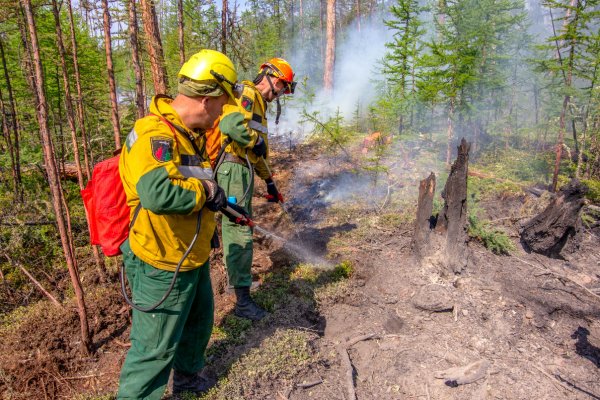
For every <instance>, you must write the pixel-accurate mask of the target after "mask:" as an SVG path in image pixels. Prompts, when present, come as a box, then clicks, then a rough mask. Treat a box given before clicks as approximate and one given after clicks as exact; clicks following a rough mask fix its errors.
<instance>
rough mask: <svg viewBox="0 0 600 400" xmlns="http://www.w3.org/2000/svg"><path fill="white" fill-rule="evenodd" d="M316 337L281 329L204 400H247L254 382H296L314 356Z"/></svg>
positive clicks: (236, 366) (249, 353)
mask: <svg viewBox="0 0 600 400" xmlns="http://www.w3.org/2000/svg"><path fill="white" fill-rule="evenodd" d="M311 337H312V334H310V333H308V332H304V331H298V330H293V329H279V330H277V331H275V333H274V334H273V336H271V337H268V338H266V339H265V340H264V341H263V342H262V343H261V345H260V347H259V348H257V349H252V350H250V351H249V352H248V353H247V354H246V355H244V356H243V357H241V358H240V359H239V360H238V361H237V362H235V363H234V364H233V365H232V366H231V368H230V370H229V373H228V374H227V376H226V377H225V378H223V379H221V380H220V381H219V383H218V385H217V387H215V388H213V389H212V390H211V391H210V392H209V393H207V394H206V395H204V396H203V397H201V398H202V399H204V400H225V399H227V400H232V399H244V398H247V396H248V393H246V392H245V389H247V388H249V387H251V386H253V383H254V382H261V381H263V382H265V381H270V380H275V379H277V380H281V379H292V378H293V377H294V376H296V375H297V374H298V372H299V371H301V370H302V369H303V368H304V367H305V366H306V365H307V364H308V362H309V360H310V359H311V357H312V355H313V350H312V348H311V346H310V341H311Z"/></svg>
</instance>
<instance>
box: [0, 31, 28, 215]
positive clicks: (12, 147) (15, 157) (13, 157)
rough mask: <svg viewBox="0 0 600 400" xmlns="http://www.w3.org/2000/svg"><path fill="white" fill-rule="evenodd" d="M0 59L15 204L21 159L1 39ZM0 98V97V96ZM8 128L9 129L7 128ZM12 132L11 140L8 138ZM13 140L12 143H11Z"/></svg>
mask: <svg viewBox="0 0 600 400" xmlns="http://www.w3.org/2000/svg"><path fill="white" fill-rule="evenodd" d="M0 57H1V58H2V67H3V70H4V82H5V84H6V91H7V92H8V107H9V113H10V121H8V119H9V118H6V112H5V111H4V105H2V113H3V114H2V117H3V121H4V122H3V126H4V127H5V129H6V131H5V135H6V144H7V146H8V151H9V154H10V162H11V170H12V176H13V192H14V199H15V202H17V203H22V202H23V183H22V181H21V157H20V146H19V121H18V119H17V108H16V106H15V97H14V93H13V90H12V83H11V81H10V75H9V74H8V67H7V65H6V57H5V55H4V45H3V43H2V38H0ZM0 97H1V95H0ZM9 126H10V128H9ZM11 130H12V135H13V138H11V137H10V135H11ZM13 139H14V141H13Z"/></svg>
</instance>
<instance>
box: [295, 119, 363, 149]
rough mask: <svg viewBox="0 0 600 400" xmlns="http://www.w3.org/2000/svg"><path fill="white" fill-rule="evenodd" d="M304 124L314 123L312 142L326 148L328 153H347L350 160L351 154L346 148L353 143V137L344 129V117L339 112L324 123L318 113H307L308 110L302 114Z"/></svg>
mask: <svg viewBox="0 0 600 400" xmlns="http://www.w3.org/2000/svg"><path fill="white" fill-rule="evenodd" d="M302 116H303V118H304V119H303V121H302V122H304V123H312V124H313V126H314V127H313V135H312V137H311V138H312V140H313V141H315V142H316V143H317V144H320V145H321V146H323V147H325V148H326V149H327V150H328V151H331V152H333V151H340V150H341V151H342V152H343V153H345V154H346V155H347V156H348V158H350V159H351V158H352V157H350V154H349V153H348V150H347V149H346V146H347V145H348V143H349V142H350V141H351V138H352V137H351V135H349V134H348V130H346V129H345V128H344V126H343V125H342V124H343V121H344V119H343V117H342V116H341V114H340V112H339V110H338V111H337V112H336V114H335V115H334V116H333V117H329V118H326V119H325V120H324V121H322V120H321V119H320V114H319V112H318V111H314V112H312V113H310V112H307V111H306V110H305V111H304V112H303V113H302Z"/></svg>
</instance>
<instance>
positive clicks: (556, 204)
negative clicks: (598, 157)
mask: <svg viewBox="0 0 600 400" xmlns="http://www.w3.org/2000/svg"><path fill="white" fill-rule="evenodd" d="M587 190H588V189H587V187H585V186H584V185H582V184H581V183H580V182H579V181H578V180H576V179H574V180H572V181H571V182H570V183H569V184H568V185H566V186H565V187H563V188H562V189H561V190H560V191H559V193H558V194H557V196H556V197H555V198H554V199H553V200H552V201H551V202H550V204H549V205H548V207H546V209H545V210H544V211H542V212H541V213H540V214H538V215H536V216H535V217H533V218H532V219H530V220H529V221H527V222H526V223H525V224H524V225H523V227H522V228H521V232H520V233H521V242H522V243H523V245H524V247H525V249H526V250H528V251H533V252H535V253H540V254H543V255H545V256H548V257H552V258H563V255H562V252H563V249H565V247H566V246H567V244H568V243H569V242H572V243H574V245H575V246H577V243H576V242H577V239H578V238H577V233H578V231H579V229H580V227H581V209H582V208H583V206H584V205H585V198H584V197H585V194H586V192H587Z"/></svg>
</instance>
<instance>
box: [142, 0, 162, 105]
mask: <svg viewBox="0 0 600 400" xmlns="http://www.w3.org/2000/svg"><path fill="white" fill-rule="evenodd" d="M140 5H141V6H142V21H143V23H144V31H145V32H146V41H147V45H148V55H149V56H150V69H151V71H152V81H153V82H154V94H167V93H168V91H169V85H168V79H167V69H166V67H165V56H164V53H163V47H162V41H161V40H160V31H159V30H158V20H157V18H156V9H155V8H154V3H153V1H152V0H140Z"/></svg>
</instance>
